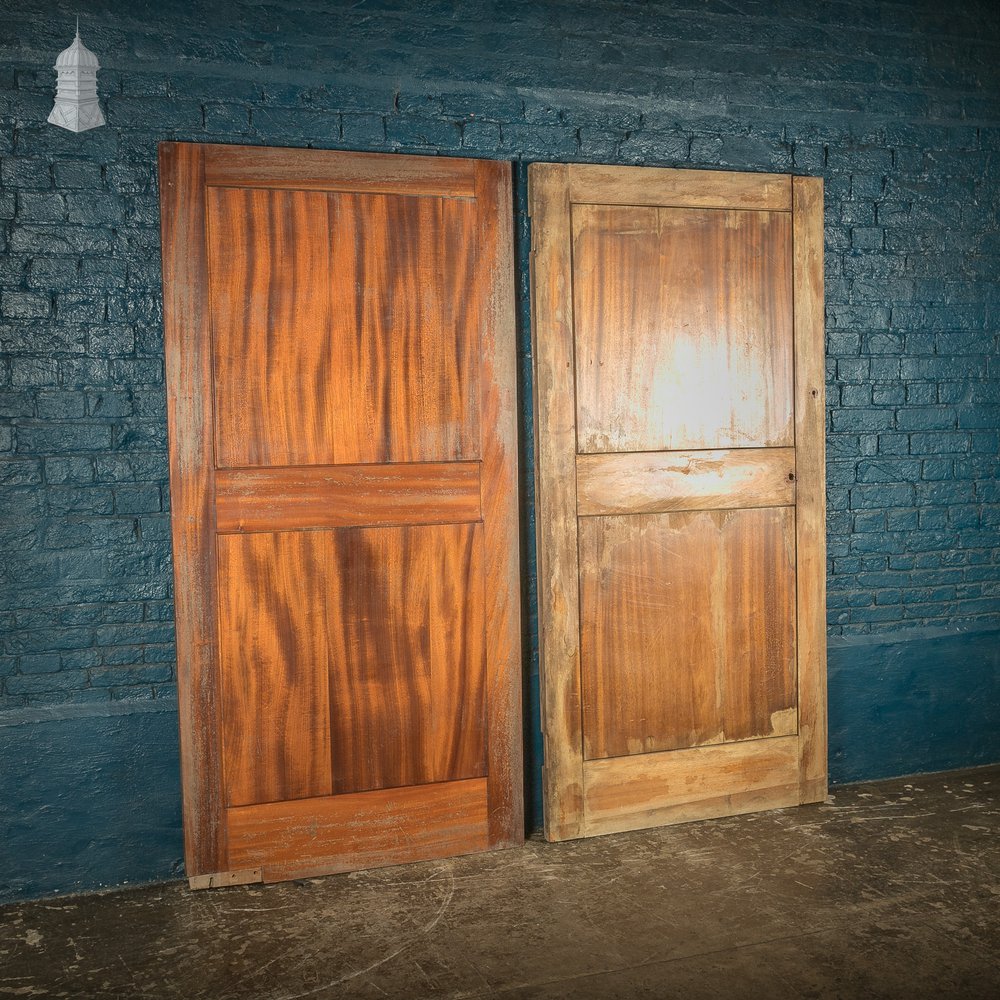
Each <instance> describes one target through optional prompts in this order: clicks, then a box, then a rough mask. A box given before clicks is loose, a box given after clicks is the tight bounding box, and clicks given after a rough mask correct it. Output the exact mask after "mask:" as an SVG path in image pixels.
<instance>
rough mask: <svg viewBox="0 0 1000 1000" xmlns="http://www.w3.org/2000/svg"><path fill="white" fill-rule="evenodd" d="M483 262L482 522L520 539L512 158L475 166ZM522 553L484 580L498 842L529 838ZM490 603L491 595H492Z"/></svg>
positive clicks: (491, 567) (498, 561)
mask: <svg viewBox="0 0 1000 1000" xmlns="http://www.w3.org/2000/svg"><path fill="white" fill-rule="evenodd" d="M475 184H476V205H477V208H478V212H479V236H480V244H479V245H480V248H481V253H482V251H485V255H483V256H481V257H480V265H481V267H482V269H483V271H485V273H486V274H488V275H489V280H488V285H489V288H490V289H491V292H490V294H489V295H488V296H486V297H485V300H484V302H483V321H482V323H481V326H480V329H481V331H482V333H481V338H482V339H481V341H480V347H481V351H482V360H481V362H480V365H481V373H482V374H481V379H480V385H481V397H480V399H481V402H480V406H481V413H482V416H481V419H480V440H481V445H480V455H481V456H482V466H481V468H482V473H481V478H480V490H481V504H482V519H483V521H484V522H485V524H487V525H489V526H490V533H491V535H493V536H494V537H496V538H497V539H504V538H506V539H516V538H517V536H518V507H517V502H516V499H517V428H516V426H515V424H514V421H513V420H505V419H503V415H504V414H511V413H514V412H516V408H517V364H516V344H515V337H516V322H515V318H514V308H515V307H514V277H513V274H512V272H511V269H510V267H508V266H505V264H506V263H507V262H509V261H511V260H513V254H514V231H513V219H514V208H513V190H512V186H511V172H510V167H509V165H508V164H506V163H498V162H493V161H487V160H480V161H478V162H477V163H476V173H475ZM519 563H520V560H519V553H518V549H517V546H516V545H503V544H495V543H492V540H487V544H486V571H485V574H484V581H483V583H484V587H485V588H487V593H486V595H484V598H485V597H487V596H492V598H493V604H492V608H493V611H492V613H491V614H489V615H487V618H486V648H487V650H488V653H487V656H488V661H487V664H486V676H487V692H486V727H487V733H488V739H487V746H488V754H489V758H488V762H487V773H488V779H487V803H488V804H487V809H488V814H489V841H490V846H491V847H497V848H500V847H514V846H516V845H518V844H520V843H521V842H522V841H523V839H524V797H523V796H522V795H520V794H519V793H518V791H517V789H518V785H519V783H520V781H521V780H522V773H523V769H524V764H523V749H522V745H521V725H520V721H521V682H520V677H519V676H518V675H519V672H520V664H521V655H520V648H521V647H520V643H521V631H520V600H521V590H520V565H519ZM486 603H487V606H489V604H490V602H489V601H487V602H486Z"/></svg>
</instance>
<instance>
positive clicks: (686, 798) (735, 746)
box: [584, 736, 798, 836]
mask: <svg viewBox="0 0 1000 1000" xmlns="http://www.w3.org/2000/svg"><path fill="white" fill-rule="evenodd" d="M584 775H585V780H586V787H587V793H586V796H587V797H586V802H587V828H586V832H587V835H588V836H597V835H600V834H606V833H619V832H621V831H623V830H641V829H643V828H644V827H650V826H663V825H664V824H667V823H687V822H690V821H692V820H697V819H707V818H710V817H713V816H723V815H725V816H729V815H736V814H738V813H741V812H756V811H758V810H761V809H779V808H782V807H784V806H791V805H796V804H797V803H798V739H797V738H796V737H794V736H787V737H783V738H777V739H772V740H756V741H752V742H749V743H726V744H722V745H721V746H710V747H698V748H695V749H689V750H674V751H671V752H669V753H662V754H643V755H640V756H637V757H617V758H613V759H609V760H592V761H588V762H587V764H586V765H585V767H584Z"/></svg>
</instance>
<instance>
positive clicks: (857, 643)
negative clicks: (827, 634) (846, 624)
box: [828, 630, 1000, 782]
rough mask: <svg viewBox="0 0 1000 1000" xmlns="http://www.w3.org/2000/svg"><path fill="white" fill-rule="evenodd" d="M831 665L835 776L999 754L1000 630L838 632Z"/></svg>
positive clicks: (878, 774)
mask: <svg viewBox="0 0 1000 1000" xmlns="http://www.w3.org/2000/svg"><path fill="white" fill-rule="evenodd" d="M828 669H829V692H830V693H829V698H830V706H829V708H830V778H831V780H832V781H834V782H845V781H858V780H861V779H867V778H888V777H895V776H897V775H901V774H913V773H916V772H920V771H947V770H949V769H951V768H957V767H971V766H974V765H976V764H991V763H994V762H996V761H998V760H1000V632H998V631H995V630H994V631H989V632H950V633H944V634H941V633H934V632H933V631H929V634H927V635H924V636H922V637H914V636H910V637H908V638H907V639H905V640H902V641H893V640H891V639H885V638H876V637H874V636H857V637H853V636H852V637H850V638H846V639H839V640H838V639H834V640H832V641H831V643H830V651H829V662H828Z"/></svg>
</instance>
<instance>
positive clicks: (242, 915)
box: [0, 767, 1000, 1000]
mask: <svg viewBox="0 0 1000 1000" xmlns="http://www.w3.org/2000/svg"><path fill="white" fill-rule="evenodd" d="M998 791H1000V767H994V768H979V769H977V770H974V771H966V772H950V773H947V774H939V775H933V776H929V775H928V776H921V777H919V778H909V779H900V780H894V781H888V782H881V783H875V784H859V785H852V786H842V787H840V788H838V789H835V791H834V795H833V797H832V800H831V801H830V802H829V803H827V804H825V805H819V806H806V807H802V808H800V809H786V810H781V811H778V812H771V813H758V814H756V815H752V816H742V817H734V818H731V819H726V820H716V821H711V822H704V823H692V824H688V825H685V826H675V827H669V828H666V829H659V830H648V831H643V832H639V833H631V834H619V835H616V836H612V837H602V838H597V839H594V840H589V841H577V842H574V843H566V844H545V843H542V842H540V841H531V842H529V843H528V844H527V845H526V846H525V847H524V849H522V850H516V851H505V852H499V853H495V854H486V855H478V856H475V857H469V858H458V859H455V860H451V861H444V862H429V863H425V864H417V865H408V866H405V867H399V868H390V869H383V870H381V871H373V872H360V873H357V874H353V875H338V876H331V877H329V878H325V879H312V880H309V881H305V882H299V883H289V884H284V885H273V886H240V887H234V888H230V889H216V890H210V891H205V892H197V893H193V892H190V891H188V890H187V888H186V887H185V886H184V885H183V884H180V883H173V884H167V885H158V886H150V887H146V888H140V889H130V890H126V891H118V892H109V893H103V894H98V895H91V896H78V897H74V898H64V899H55V900H43V901H38V902H31V903H25V904H18V905H15V906H8V907H5V908H3V909H0V997H8V996H9V997H39V996H41V997H94V998H98V997H123V998H140V997H145V998H165V1000H166V998H184V1000H196V998H213V1000H223V998H224V1000H237V998H245V997H246V998H255V1000H300V998H305V997H315V998H327V997H386V996H389V997H402V998H419V997H489V996H502V997H507V998H520V997H524V998H527V997H534V998H556V997H574V998H583V1000H587V998H602V1000H604V998H633V997H655V998H667V997H683V998H684V1000H698V998H703V997H704V998H709V997H711V998H714V997H726V998H744V997H767V998H768V1000H781V998H785V997H844V998H855V997H859V998H860V997H864V998H868V997H907V998H914V997H963V998H977V997H987V996H988V997H993V998H995V997H1000V968H998V946H1000V839H998V833H1000V803H998V796H997V792H998Z"/></svg>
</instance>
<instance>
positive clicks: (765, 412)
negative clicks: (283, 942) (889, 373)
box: [572, 204, 792, 453]
mask: <svg viewBox="0 0 1000 1000" xmlns="http://www.w3.org/2000/svg"><path fill="white" fill-rule="evenodd" d="M572 216H573V278H574V282H573V290H574V332H575V338H576V394H577V400H576V408H577V438H578V442H579V450H580V452H583V453H586V452H629V451H654V450H672V451H675V450H679V449H696V448H726V447H751V446H754V445H757V446H764V445H768V446H774V445H790V444H791V443H792V406H791V401H792V295H791V246H792V244H791V238H790V237H791V221H790V218H789V215H788V213H786V212H759V211H753V212H751V211H723V210H720V209H693V208H650V207H630V206H624V205H576V204H574V206H573V209H572Z"/></svg>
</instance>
